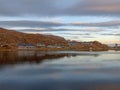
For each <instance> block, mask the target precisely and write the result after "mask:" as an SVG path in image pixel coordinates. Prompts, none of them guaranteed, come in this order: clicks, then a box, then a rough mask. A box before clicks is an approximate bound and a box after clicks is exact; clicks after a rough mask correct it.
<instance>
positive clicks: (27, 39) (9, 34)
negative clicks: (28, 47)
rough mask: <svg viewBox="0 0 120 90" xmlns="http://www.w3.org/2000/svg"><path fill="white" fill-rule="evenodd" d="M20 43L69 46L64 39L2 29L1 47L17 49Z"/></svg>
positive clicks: (0, 31) (0, 36)
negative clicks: (7, 46) (6, 46)
mask: <svg viewBox="0 0 120 90" xmlns="http://www.w3.org/2000/svg"><path fill="white" fill-rule="evenodd" d="M19 43H28V44H37V43H44V44H45V45H54V44H58V45H64V46H66V45H67V42H66V40H65V39H64V38H62V37H59V36H53V35H43V34H26V33H21V32H17V31H14V30H7V29H3V28H0V46H3V45H10V46H11V47H16V46H17V45H18V44H19Z"/></svg>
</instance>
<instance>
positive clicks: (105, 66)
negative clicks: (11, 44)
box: [0, 51, 120, 90]
mask: <svg viewBox="0 0 120 90" xmlns="http://www.w3.org/2000/svg"><path fill="white" fill-rule="evenodd" d="M0 66H1V67H0V90H120V52H113V51H112V52H67V51H66V52H65V51H63V52H35V51H18V52H0Z"/></svg>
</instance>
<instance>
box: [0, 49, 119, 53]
mask: <svg viewBox="0 0 120 90" xmlns="http://www.w3.org/2000/svg"><path fill="white" fill-rule="evenodd" d="M109 50H113V49H108V50H99V49H94V50H92V51H109ZM0 51H86V52H87V51H90V50H88V49H70V48H36V49H16V48H14V49H0ZM92 51H90V52H92ZM114 51H120V50H114Z"/></svg>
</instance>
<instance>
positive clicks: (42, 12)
mask: <svg viewBox="0 0 120 90" xmlns="http://www.w3.org/2000/svg"><path fill="white" fill-rule="evenodd" d="M0 15H1V16H24V15H31V16H32V15H35V16H43V17H44V16H80V15H87V16H90V15H92V16H96V15H98V16H101V15H102V16H117V17H119V16H120V0H0Z"/></svg>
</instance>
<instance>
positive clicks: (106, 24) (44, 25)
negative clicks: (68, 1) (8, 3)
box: [0, 20, 120, 30]
mask: <svg viewBox="0 0 120 90" xmlns="http://www.w3.org/2000/svg"><path fill="white" fill-rule="evenodd" d="M0 26H1V27H31V28H33V27H36V28H52V27H56V28H59V27H61V26H63V27H65V26H69V27H71V26H74V27H86V28H87V27H91V28H92V27H93V28H94V27H107V28H108V27H110V28H113V27H114V28H119V26H120V20H117V21H108V22H97V23H95V22H94V23H87V22H74V23H63V22H53V21H28V20H20V21H19V20H18V21H0ZM91 28H89V29H90V30H91ZM93 28H92V30H93Z"/></svg>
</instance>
